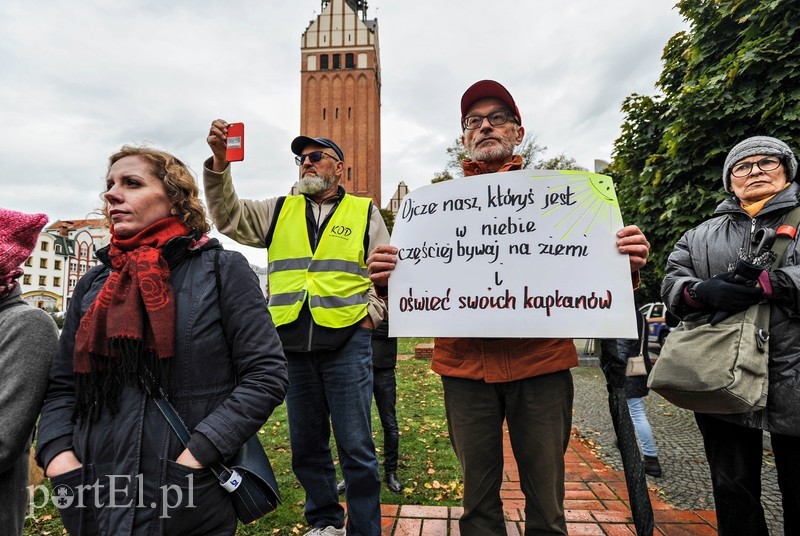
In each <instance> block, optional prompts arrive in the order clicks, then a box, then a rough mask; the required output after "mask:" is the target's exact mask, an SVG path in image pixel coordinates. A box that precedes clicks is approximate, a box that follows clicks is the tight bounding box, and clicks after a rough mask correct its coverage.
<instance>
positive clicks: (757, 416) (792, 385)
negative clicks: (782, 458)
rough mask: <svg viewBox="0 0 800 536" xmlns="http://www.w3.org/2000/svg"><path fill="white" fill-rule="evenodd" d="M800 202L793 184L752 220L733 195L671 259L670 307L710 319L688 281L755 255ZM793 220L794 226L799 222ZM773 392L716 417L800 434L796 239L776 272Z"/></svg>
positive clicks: (664, 289) (665, 287) (666, 294)
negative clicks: (688, 297)
mask: <svg viewBox="0 0 800 536" xmlns="http://www.w3.org/2000/svg"><path fill="white" fill-rule="evenodd" d="M798 205H800V186H799V185H798V184H797V183H792V184H790V185H789V186H788V187H787V188H786V189H785V190H783V191H781V192H780V193H779V194H778V195H776V196H775V197H774V198H772V199H770V200H769V201H768V202H767V204H766V205H765V206H764V208H762V209H761V212H759V213H758V214H757V215H756V217H755V218H751V217H750V215H749V214H747V212H745V211H744V210H743V209H742V208H741V207H740V206H739V202H738V200H737V199H736V198H735V197H731V198H729V199H727V200H725V201H723V202H722V203H720V205H719V206H718V207H717V209H716V211H715V212H714V217H713V218H711V219H709V220H706V221H704V222H703V223H701V224H700V225H698V226H697V227H695V228H694V229H690V230H688V231H686V233H685V234H684V235H683V236H682V237H681V239H680V240H678V243H677V244H675V249H673V251H672V253H671V254H670V256H669V258H668V259H667V267H666V270H665V272H666V275H665V276H664V281H663V282H662V284H661V296H662V298H663V300H664V303H665V304H666V305H667V307H668V308H669V310H670V311H672V312H673V313H674V314H675V315H677V316H678V317H680V318H682V319H684V320H698V319H700V318H707V317H708V315H709V314H710V311H709V310H708V309H702V310H698V309H692V308H691V307H689V306H688V305H687V304H686V303H685V301H684V299H683V289H684V288H686V286H687V285H690V284H693V283H696V282H698V281H703V280H706V279H708V278H710V277H713V276H715V275H717V274H721V273H723V272H727V271H729V270H731V269H732V266H733V265H735V263H736V260H737V259H738V258H739V256H740V255H741V256H742V257H746V258H749V259H752V255H753V252H752V249H753V243H752V238H753V234H754V233H755V232H756V230H758V229H760V228H762V227H769V228H771V229H777V227H778V226H779V225H781V224H782V222H783V218H784V217H785V216H786V214H787V213H788V212H789V211H791V210H792V209H793V208H794V207H796V206H798ZM786 223H790V224H791V225H792V226H793V227H797V226H798V222H786ZM769 279H770V284H771V285H772V298H771V299H770V305H771V307H770V318H769V333H770V339H769V390H768V395H767V407H766V409H763V410H761V411H755V412H750V413H737V414H733V415H714V417H716V418H718V419H723V420H726V421H730V422H734V423H736V424H739V425H742V426H746V427H748V428H761V429H763V430H767V431H769V432H775V433H779V434H786V435H791V436H800V249H799V248H798V247H797V238H796V239H794V240H792V241H791V242H790V243H789V245H788V247H787V248H786V252H785V253H784V254H783V258H782V259H781V260H780V263H779V266H778V268H776V269H775V270H773V271H772V272H771V273H770V278H769Z"/></svg>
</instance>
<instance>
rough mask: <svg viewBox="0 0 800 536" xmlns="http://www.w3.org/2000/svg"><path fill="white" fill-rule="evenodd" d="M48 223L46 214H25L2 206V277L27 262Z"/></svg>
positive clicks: (0, 212) (0, 244) (0, 221)
mask: <svg viewBox="0 0 800 536" xmlns="http://www.w3.org/2000/svg"><path fill="white" fill-rule="evenodd" d="M46 223H47V216H46V215H45V214H24V213H22V212H17V211H15V210H7V209H4V208H0V278H2V276H4V275H6V274H9V273H11V272H12V271H15V270H16V269H17V268H19V265H20V264H22V263H23V262H25V259H27V258H28V256H29V255H30V254H31V251H33V248H34V247H35V246H36V241H37V240H38V239H39V233H40V232H41V230H42V228H43V227H44V225H45V224H46Z"/></svg>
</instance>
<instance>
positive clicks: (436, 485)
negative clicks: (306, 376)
mask: <svg viewBox="0 0 800 536" xmlns="http://www.w3.org/2000/svg"><path fill="white" fill-rule="evenodd" d="M428 341H429V339H400V341H399V343H398V353H400V354H413V352H414V350H413V349H414V346H415V345H416V344H417V343H418V342H428ZM397 398H398V400H397V420H398V424H399V427H400V463H399V469H398V476H399V477H400V479H401V480H402V481H403V483H404V485H405V489H404V490H403V493H400V494H395V493H392V492H390V491H389V490H387V489H386V487H385V486H384V487H383V491H382V493H381V502H382V503H383V504H419V505H445V506H459V505H460V503H461V493H462V490H463V485H462V482H461V472H460V470H459V468H458V460H456V457H455V455H454V454H453V450H452V448H451V446H450V440H449V438H448V434H447V422H446V420H445V413H444V399H443V396H442V386H441V382H440V381H439V376H438V375H436V374H434V373H433V372H432V371H431V370H430V362H429V361H426V360H417V359H407V360H403V361H399V362H398V364H397ZM372 427H373V436H374V437H375V446H376V449H377V451H378V459H379V461H380V463H381V474H383V463H382V462H383V457H382V456H383V454H382V452H383V431H382V429H381V425H380V420H379V419H378V414H377V409H376V408H375V406H374V404H373V411H372ZM260 433H261V441H262V443H263V444H264V446H265V447H266V449H267V454H269V457H270V460H271V461H272V466H273V469H274V470H275V474H276V476H277V478H278V484H279V486H280V491H281V496H282V498H283V505H282V506H281V507H279V508H278V509H277V510H276V511H275V512H273V513H272V514H270V515H268V516H267V517H265V518H263V519H261V520H259V521H258V522H256V523H253V524H251V525H246V526H245V525H240V527H239V534H242V535H253V536H255V535H263V534H267V535H287V536H288V535H296V534H303V533H305V532H306V531H307V530H309V527H308V526H307V525H306V523H305V518H304V517H303V505H304V502H305V494H304V493H303V490H302V488H301V487H300V484H299V483H298V482H297V480H296V479H295V477H294V474H293V473H292V469H291V453H290V451H289V431H288V427H287V425H286V407H285V406H281V407H279V408H278V409H277V410H276V411H275V413H274V414H273V415H272V417H271V418H270V419H269V421H268V422H267V424H266V425H265V426H264V427H263V428H262V429H261V432H260ZM332 448H334V447H333V446H332ZM35 500H36V501H38V502H39V503H41V501H42V497H41V495H38V496H37V497H36V499H35ZM24 534H26V535H27V534H30V535H33V534H37V535H38V534H52V535H58V534H62V526H61V523H60V521H59V517H58V513H57V511H56V509H55V507H54V506H52V504H50V505H49V507H47V508H44V509H38V510H37V517H36V518H35V519H27V520H26V522H25V532H24Z"/></svg>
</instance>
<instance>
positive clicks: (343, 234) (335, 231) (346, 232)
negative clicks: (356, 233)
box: [331, 225, 353, 238]
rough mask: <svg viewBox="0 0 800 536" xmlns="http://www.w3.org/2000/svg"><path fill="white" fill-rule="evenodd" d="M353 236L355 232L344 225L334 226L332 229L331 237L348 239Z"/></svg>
mask: <svg viewBox="0 0 800 536" xmlns="http://www.w3.org/2000/svg"><path fill="white" fill-rule="evenodd" d="M351 234H353V230H352V229H351V228H350V227H346V226H344V225H334V226H333V227H331V235H332V236H335V237H337V238H347V237H349V236H350V235H351Z"/></svg>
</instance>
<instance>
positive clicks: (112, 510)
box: [38, 237, 288, 535]
mask: <svg viewBox="0 0 800 536" xmlns="http://www.w3.org/2000/svg"><path fill="white" fill-rule="evenodd" d="M188 243H189V242H188V237H182V238H176V239H173V240H171V241H170V242H169V243H168V244H167V245H166V246H165V248H164V252H163V255H164V257H165V258H166V259H167V261H168V262H169V264H170V269H171V283H172V288H173V291H174V294H175V303H176V333H175V357H173V358H171V359H170V364H169V393H170V399H171V402H172V404H173V405H174V406H175V408H176V410H177V411H178V413H179V414H180V415H181V416H182V418H183V420H184V422H185V423H186V426H187V427H188V428H189V430H190V431H191V432H192V440H191V441H190V443H189V446H190V450H191V452H192V454H194V455H195V457H196V458H198V459H199V460H201V461H203V460H202V459H201V456H200V455H199V454H200V453H201V452H202V453H203V454H202V458H205V459H206V461H207V462H209V463H210V461H219V460H224V459H228V458H230V457H232V456H233V455H234V454H235V453H236V452H237V451H238V450H239V448H240V447H241V445H242V444H244V442H245V441H246V440H247V439H248V438H250V437H251V436H252V435H254V434H255V433H257V432H258V430H259V428H261V426H262V425H263V424H264V423H265V422H266V420H267V418H268V417H269V416H270V414H271V413H272V411H273V410H274V409H275V407H276V406H278V405H280V404H281V403H282V402H283V399H284V396H285V394H286V389H287V387H288V378H287V370H286V359H285V358H284V355H283V350H282V348H281V344H280V341H279V339H278V336H277V334H276V332H275V327H274V325H273V323H272V320H271V318H270V316H269V313H268V311H267V306H266V302H265V299H264V296H263V295H262V294H261V291H260V290H259V286H258V282H257V278H256V276H255V274H254V273H253V272H252V270H251V269H250V267H249V266H248V263H247V261H246V260H245V259H244V257H243V256H242V255H241V254H239V253H237V252H232V251H220V253H219V263H220V275H221V281H222V289H221V292H220V293H219V294H218V291H217V288H216V277H215V270H214V258H215V256H216V253H215V249H219V248H220V246H219V244H218V242H217V241H216V240H211V241H210V242H209V243H208V244H206V245H205V246H204V247H203V248H201V249H200V250H195V251H190V250H189V249H188ZM104 253H105V251H104V250H101V251H100V252H98V257H100V258H101V260H104V259H105V255H104ZM106 260H107V259H106ZM106 260H104V262H106ZM109 273H110V268H109V266H108V265H99V266H97V267H95V268H93V269H91V270H90V271H89V272H88V273H87V274H86V275H85V276H84V277H83V278H82V279H81V280H80V281H79V282H78V285H77V287H76V288H75V292H74V294H73V298H72V302H71V303H70V306H69V311H68V314H67V317H66V320H65V323H64V331H63V333H62V335H61V339H60V342H59V350H58V353H57V355H56V357H55V360H54V363H53V368H52V370H51V374H50V386H49V389H48V392H47V399H46V401H45V405H44V409H43V411H42V417H41V421H40V425H39V443H38V459H39V462H40V464H43V465H44V466H46V465H47V463H49V462H50V460H52V458H53V457H54V456H55V455H56V454H58V453H59V452H62V451H64V450H69V449H72V450H74V451H75V455H76V456H77V457H78V459H79V460H80V461H81V462H82V463H83V467H82V468H80V469H76V470H74V471H71V472H68V473H65V474H63V475H59V476H58V477H55V478H53V479H52V484H53V487H54V488H58V487H59V486H60V485H62V484H64V485H67V486H69V488H70V490H72V492H73V494H74V501H73V504H72V506H71V507H69V508H64V509H62V511H61V516H62V520H63V522H64V525H65V526H66V527H67V528H68V530H70V532H71V533H72V534H77V533H78V531H80V533H81V534H93V533H96V532H99V533H100V534H109V535H110V534H113V535H123V534H137V535H145V534H146V535H157V534H169V535H178V534H196V533H202V534H233V533H234V531H235V530H236V517H235V513H234V511H233V507H232V504H231V501H230V498H229V497H228V494H227V492H226V491H225V490H224V489H223V488H222V487H221V486H220V485H219V483H218V482H217V480H216V478H215V477H214V476H213V475H212V474H211V472H210V471H209V470H208V469H201V470H194V469H191V468H189V467H186V466H183V465H179V464H177V463H176V462H175V461H174V460H175V459H176V458H177V457H178V455H179V454H180V453H181V452H182V451H183V446H182V445H181V444H180V442H179V440H178V438H177V436H176V435H175V433H174V432H173V431H172V430H171V429H170V427H169V425H168V424H167V422H166V421H165V419H164V417H163V416H162V415H161V414H160V413H159V412H158V411H157V409H156V406H155V404H153V402H152V399H150V398H149V397H148V396H147V395H146V394H145V393H144V392H142V390H141V389H139V388H137V387H136V386H128V387H125V388H124V390H123V392H122V395H121V399H120V410H119V412H118V413H117V414H116V415H114V416H111V415H109V414H108V413H107V412H103V413H101V415H100V417H99V418H98V419H97V420H96V421H93V422H82V421H78V422H77V423H75V422H73V421H72V411H73V404H74V381H73V373H72V370H73V364H72V354H73V348H74V344H75V334H76V332H77V329H78V325H79V323H80V321H81V318H82V316H83V315H84V313H86V310H87V309H88V308H89V306H90V305H91V304H92V302H93V301H94V300H95V298H96V297H97V294H98V292H99V290H100V289H101V288H102V286H103V285H104V284H105V282H106V280H107V278H108V275H109ZM218 296H221V301H220V298H219V297H218ZM193 444H195V445H196V448H192V445H193ZM196 450H197V453H196V452H195V451H196ZM108 475H116V476H114V477H113V478H109V476H108ZM79 484H83V485H93V486H95V487H96V489H95V487H93V488H91V489H89V490H87V491H84V492H83V494H82V495H83V497H82V498H83V502H84V505H85V506H86V508H76V507H75V505H76V503H77V499H78V498H79V497H78V491H77V489H76V486H77V485H79ZM115 490H116V491H115ZM178 490H180V494H181V495H182V502H181V504H180V506H178V507H175V508H169V507H168V506H169V505H174V504H176V501H177V499H178V497H177V495H178V494H179V491H178ZM95 493H96V494H97V496H96V498H95V496H94V494H95ZM95 503H97V504H98V505H103V507H101V508H95V507H94V505H95ZM128 503H130V505H128V506H125V507H122V506H120V505H126V504H128ZM79 525H80V527H79Z"/></svg>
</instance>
